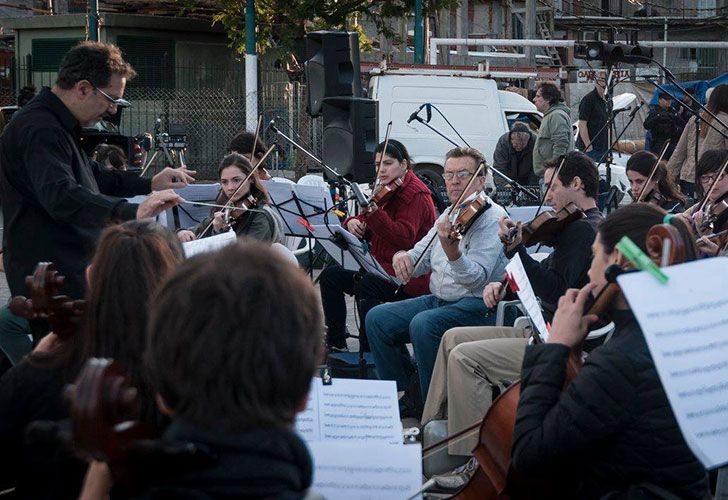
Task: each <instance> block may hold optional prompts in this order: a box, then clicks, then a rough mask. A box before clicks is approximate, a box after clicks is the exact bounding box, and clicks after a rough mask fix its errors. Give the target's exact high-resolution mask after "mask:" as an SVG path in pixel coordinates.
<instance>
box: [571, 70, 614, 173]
mask: <svg viewBox="0 0 728 500" xmlns="http://www.w3.org/2000/svg"><path fill="white" fill-rule="evenodd" d="M594 82H595V85H594V90H592V91H591V92H589V93H588V94H587V95H585V96H584V98H583V99H582V100H581V102H580V103H579V137H578V138H577V141H576V146H577V147H578V148H579V149H580V150H581V151H583V152H585V153H586V154H587V156H589V158H591V159H592V160H594V161H599V160H600V159H601V158H602V156H604V153H606V152H607V149H609V128H608V127H607V122H608V121H609V109H608V104H607V102H606V101H605V100H604V89H605V88H606V86H607V78H606V76H605V74H604V73H603V72H600V73H597V74H596V76H595V80H594Z"/></svg>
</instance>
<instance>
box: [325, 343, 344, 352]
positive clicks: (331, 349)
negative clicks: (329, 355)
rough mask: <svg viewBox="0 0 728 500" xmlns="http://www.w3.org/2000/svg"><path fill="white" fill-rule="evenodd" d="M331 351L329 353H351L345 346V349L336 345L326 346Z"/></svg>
mask: <svg viewBox="0 0 728 500" xmlns="http://www.w3.org/2000/svg"><path fill="white" fill-rule="evenodd" d="M326 347H327V348H328V350H329V352H349V348H348V347H347V346H346V344H344V346H343V347H339V346H335V345H329V346H326Z"/></svg>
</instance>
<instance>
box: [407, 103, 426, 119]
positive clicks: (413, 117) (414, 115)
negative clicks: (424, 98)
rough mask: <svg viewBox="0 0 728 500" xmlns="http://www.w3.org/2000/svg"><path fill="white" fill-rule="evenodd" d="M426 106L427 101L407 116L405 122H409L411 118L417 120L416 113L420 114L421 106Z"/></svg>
mask: <svg viewBox="0 0 728 500" xmlns="http://www.w3.org/2000/svg"><path fill="white" fill-rule="evenodd" d="M425 106H427V103H425V104H422V105H421V106H420V107H419V108H417V111H415V112H414V113H412V114H411V115H410V117H409V118H407V123H410V122H411V121H412V120H419V117H418V116H417V115H419V114H420V111H422V108H424V107H425Z"/></svg>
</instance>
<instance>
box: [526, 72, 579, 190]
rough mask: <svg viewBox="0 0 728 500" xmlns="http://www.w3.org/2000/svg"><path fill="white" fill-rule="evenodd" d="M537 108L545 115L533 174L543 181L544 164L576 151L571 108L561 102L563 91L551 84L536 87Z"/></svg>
mask: <svg viewBox="0 0 728 500" xmlns="http://www.w3.org/2000/svg"><path fill="white" fill-rule="evenodd" d="M533 103H534V104H535V105H536V108H537V109H538V110H539V111H540V112H541V113H543V120H541V127H540V128H539V129H538V137H537V138H536V145H535V146H534V148H533V172H534V173H535V174H536V175H537V176H539V177H540V178H541V179H543V171H544V167H543V164H544V162H546V161H547V160H550V159H551V158H554V157H557V156H561V155H564V154H566V153H568V152H569V151H572V150H573V149H574V134H573V133H572V130H571V117H570V115H569V113H570V111H569V108H568V107H566V106H565V105H564V104H563V103H562V102H561V91H560V90H559V88H558V87H557V86H556V85H555V84H553V83H551V82H542V83H540V84H539V85H538V87H536V97H534V98H533Z"/></svg>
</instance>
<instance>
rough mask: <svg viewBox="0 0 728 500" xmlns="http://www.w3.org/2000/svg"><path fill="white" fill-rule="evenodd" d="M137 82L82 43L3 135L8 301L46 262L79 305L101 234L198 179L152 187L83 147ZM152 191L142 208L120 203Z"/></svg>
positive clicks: (163, 180)
mask: <svg viewBox="0 0 728 500" xmlns="http://www.w3.org/2000/svg"><path fill="white" fill-rule="evenodd" d="M135 75H136V73H135V71H134V69H133V68H132V67H131V66H130V65H129V64H128V63H127V62H125V61H124V59H123V58H122V55H121V51H120V50H119V49H118V48H117V47H115V46H113V45H109V44H104V43H98V42H84V43H80V44H79V45H77V46H75V47H74V48H72V49H71V50H70V51H69V52H68V53H67V54H66V55H65V56H64V58H63V61H62V62H61V66H60V68H59V70H58V79H57V80H56V83H55V85H54V86H53V88H47V87H45V88H43V89H42V90H41V91H40V93H39V94H38V96H37V97H36V98H35V99H33V101H31V102H30V103H28V104H27V105H26V106H24V107H23V108H22V109H21V110H20V111H18V112H17V113H16V116H14V117H13V120H12V122H11V123H9V124H8V126H7V127H6V128H5V131H4V133H3V135H2V138H0V174H1V175H0V187H1V188H2V193H3V194H2V204H3V215H4V218H5V232H4V241H3V247H4V248H5V253H4V262H5V270H6V273H7V278H8V284H9V286H10V292H11V293H12V294H13V295H28V290H27V289H26V286H25V282H24V279H25V276H26V275H29V274H31V273H32V272H33V269H34V267H35V265H36V264H37V263H38V262H39V261H51V262H53V263H54V264H55V265H56V267H57V269H58V271H59V272H60V273H61V274H62V275H64V276H65V277H66V280H65V282H64V284H63V286H62V288H61V292H62V293H64V294H66V295H70V296H72V297H74V298H81V297H83V294H84V288H85V279H84V269H85V267H86V265H87V264H88V258H89V256H90V255H91V254H92V251H93V248H94V245H95V243H96V240H97V238H98V236H99V233H100V231H101V229H102V228H103V227H104V226H105V225H108V224H109V223H111V222H118V221H124V220H129V219H134V218H139V219H141V218H145V217H153V216H155V215H157V214H159V213H161V212H162V211H163V210H165V209H167V208H169V207H171V206H173V205H176V204H177V203H179V202H180V201H181V198H180V197H179V196H178V195H177V194H175V193H174V191H172V190H171V188H176V187H183V186H186V185H187V183H188V182H190V181H192V180H193V179H194V178H193V177H192V175H194V172H193V171H190V170H185V169H165V170H164V171H162V172H160V173H159V174H157V175H156V176H155V177H154V178H152V179H143V178H140V177H139V176H138V175H136V174H134V173H130V172H112V171H109V170H107V169H105V168H103V167H102V166H100V165H99V164H97V163H96V162H90V161H89V159H88V157H87V156H86V154H85V153H84V152H83V150H82V149H81V145H80V142H79V133H80V131H81V128H82V127H91V126H93V125H95V124H96V123H97V122H99V121H100V120H101V119H102V118H104V117H105V116H107V115H110V114H114V113H116V111H117V108H118V107H119V106H128V105H129V103H128V102H127V101H125V100H124V99H123V98H122V96H123V94H124V88H125V86H126V82H127V80H128V79H131V78H133V77H134V76H135ZM150 192H151V195H150V196H149V197H148V198H147V199H146V201H144V202H142V203H141V204H139V205H136V204H132V203H128V202H126V201H125V200H123V199H121V198H119V197H128V196H134V195H137V194H149V193H150ZM39 334H40V332H39Z"/></svg>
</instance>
